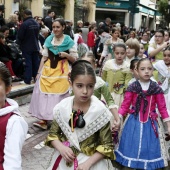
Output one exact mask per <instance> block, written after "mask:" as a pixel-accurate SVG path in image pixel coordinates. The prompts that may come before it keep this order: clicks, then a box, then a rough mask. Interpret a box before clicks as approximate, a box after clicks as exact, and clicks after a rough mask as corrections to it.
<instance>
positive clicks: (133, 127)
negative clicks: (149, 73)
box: [115, 80, 170, 170]
mask: <svg viewBox="0 0 170 170" xmlns="http://www.w3.org/2000/svg"><path fill="white" fill-rule="evenodd" d="M156 106H157V107H158V110H159V112H160V114H161V116H162V119H163V121H164V122H166V121H169V120H170V117H169V115H168V113H167V109H166V104H165V99H164V95H163V91H162V89H161V88H160V86H159V85H158V84H157V83H156V82H153V81H152V80H150V82H146V83H143V82H140V81H135V82H134V83H132V84H131V85H130V86H129V87H128V88H127V91H126V93H125V98H124V101H123V103H122V105H121V108H120V109H119V114H120V115H121V116H125V115H126V114H127V113H129V115H128V116H127V118H126V120H125V122H124V125H123V127H122V130H121V133H120V140H119V144H118V146H117V149H116V150H115V155H116V161H117V162H118V163H119V164H121V165H123V166H124V167H130V168H135V169H146V170H154V169H159V168H164V167H166V166H168V162H167V161H168V153H167V148H166V145H165V140H164V135H163V133H164V130H163V128H162V126H159V125H160V120H159V119H158V114H157V113H156V111H155V109H156ZM130 107H131V108H130ZM129 108H130V109H129Z"/></svg>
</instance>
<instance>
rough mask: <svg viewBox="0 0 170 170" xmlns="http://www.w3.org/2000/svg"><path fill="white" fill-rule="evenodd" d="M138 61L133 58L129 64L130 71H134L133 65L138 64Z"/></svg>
mask: <svg viewBox="0 0 170 170" xmlns="http://www.w3.org/2000/svg"><path fill="white" fill-rule="evenodd" d="M138 61H139V59H137V58H135V59H133V60H132V61H131V62H130V69H131V70H134V69H135V64H136V63H138Z"/></svg>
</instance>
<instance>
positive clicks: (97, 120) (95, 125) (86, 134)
mask: <svg viewBox="0 0 170 170" xmlns="http://www.w3.org/2000/svg"><path fill="white" fill-rule="evenodd" d="M73 99H74V96H71V97H68V98H66V99H63V100H62V101H61V102H60V103H59V104H57V105H56V106H55V108H54V111H53V114H54V120H53V123H52V126H51V129H50V132H49V135H48V136H47V139H46V142H45V144H46V145H48V146H50V147H52V146H51V141H53V140H56V139H57V140H60V141H61V142H69V144H70V147H71V149H72V150H73V152H74V154H75V155H77V157H76V160H77V162H78V164H81V163H83V162H85V161H86V160H87V159H88V158H89V157H90V156H92V155H93V154H94V153H95V152H100V153H101V154H103V155H104V156H105V157H104V159H102V160H100V161H99V162H97V163H96V164H95V165H93V166H92V167H91V168H90V170H99V169H103V170H109V169H113V167H112V165H111V163H110V159H112V160H113V159H114V154H113V144H112V136H111V130H110V119H111V116H112V114H111V113H110V111H109V110H108V109H107V108H106V107H105V105H104V104H103V103H102V102H101V101H99V100H98V99H97V98H96V97H95V96H92V97H91V104H90V108H89V110H88V111H87V113H86V114H85V115H84V116H83V119H84V120H85V122H86V124H85V126H84V127H83V128H75V129H74V132H72V130H71V127H70V126H69V123H68V122H69V120H70V115H71V113H72V107H73ZM59 155H60V153H59V152H58V151H56V154H55V155H54V156H53V159H52V163H51V166H50V168H49V170H51V169H52V167H53V165H54V162H55V161H56V158H58V156H59ZM74 166H75V161H74V162H73V163H72V164H71V165H70V164H67V163H66V162H65V161H64V159H61V161H60V163H59V166H58V169H57V170H74Z"/></svg>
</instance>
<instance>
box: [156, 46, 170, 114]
mask: <svg viewBox="0 0 170 170" xmlns="http://www.w3.org/2000/svg"><path fill="white" fill-rule="evenodd" d="M153 67H154V68H155V69H156V70H157V72H158V73H157V75H158V79H157V82H158V84H159V85H160V86H161V87H162V90H163V91H164V96H165V101H166V106H167V109H168V113H169V115H170V90H169V89H170V46H168V47H167V48H166V49H165V50H164V51H163V60H159V61H157V62H156V63H155V64H154V65H153Z"/></svg>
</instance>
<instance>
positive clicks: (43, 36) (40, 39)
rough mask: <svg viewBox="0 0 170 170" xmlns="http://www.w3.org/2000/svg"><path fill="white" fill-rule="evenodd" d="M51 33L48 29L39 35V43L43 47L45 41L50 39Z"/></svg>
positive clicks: (44, 29) (42, 30)
mask: <svg viewBox="0 0 170 170" xmlns="http://www.w3.org/2000/svg"><path fill="white" fill-rule="evenodd" d="M48 35H49V31H48V29H46V28H42V29H41V30H40V33H39V41H40V43H41V46H42V47H43V45H44V42H45V39H46V38H47V37H48Z"/></svg>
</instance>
